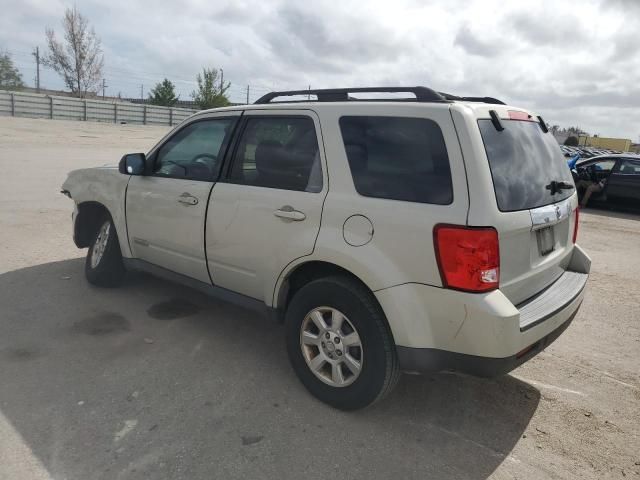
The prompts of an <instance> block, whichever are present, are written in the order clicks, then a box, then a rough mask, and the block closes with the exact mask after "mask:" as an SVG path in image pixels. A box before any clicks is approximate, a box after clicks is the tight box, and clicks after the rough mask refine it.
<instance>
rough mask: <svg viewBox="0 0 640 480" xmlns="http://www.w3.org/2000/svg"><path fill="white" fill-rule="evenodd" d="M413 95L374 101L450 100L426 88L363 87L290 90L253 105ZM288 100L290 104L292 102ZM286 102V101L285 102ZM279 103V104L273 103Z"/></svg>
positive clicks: (270, 94) (264, 97)
mask: <svg viewBox="0 0 640 480" xmlns="http://www.w3.org/2000/svg"><path fill="white" fill-rule="evenodd" d="M398 92H401V93H413V94H414V95H415V96H416V98H415V99H413V98H402V99H397V98H391V99H386V98H385V99H375V100H376V101H415V102H437V103H447V102H449V101H450V100H451V99H447V98H445V97H444V96H443V95H442V94H441V93H438V92H436V91H435V90H432V89H430V88H427V87H365V88H325V89H320V90H311V89H309V90H290V91H285V92H270V93H267V94H266V95H263V96H262V97H260V98H259V99H258V100H256V101H255V102H254V103H255V104H264V103H272V102H271V101H272V100H273V99H274V98H278V97H292V96H294V95H315V96H316V97H317V98H318V100H317V101H318V102H346V101H350V100H351V101H360V99H357V98H353V97H351V96H350V95H349V94H350V93H398ZM293 101H295V100H293ZM293 101H291V100H290V102H293ZM285 102H286V101H285ZM273 103H280V102H273Z"/></svg>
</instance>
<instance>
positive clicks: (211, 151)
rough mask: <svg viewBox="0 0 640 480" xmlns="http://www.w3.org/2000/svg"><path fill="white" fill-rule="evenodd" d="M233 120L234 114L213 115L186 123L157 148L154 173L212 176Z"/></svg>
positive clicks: (195, 178)
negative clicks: (229, 115)
mask: <svg viewBox="0 0 640 480" xmlns="http://www.w3.org/2000/svg"><path fill="white" fill-rule="evenodd" d="M235 121H236V117H228V118H215V119H209V120H202V121H197V122H194V123H192V124H190V125H187V126H186V127H185V128H183V129H182V130H180V131H179V132H177V133H176V134H175V135H174V136H173V137H171V138H170V139H169V140H168V141H167V142H166V143H165V144H164V145H163V146H162V147H161V148H160V150H158V155H157V157H156V162H155V168H154V173H155V175H158V176H164V177H177V178H185V179H191V180H205V181H212V180H214V179H215V178H216V177H217V175H218V171H219V168H220V164H221V162H222V158H221V156H222V155H223V154H224V150H223V146H225V145H226V142H227V141H228V137H229V136H230V135H231V130H232V129H233V125H234V123H235Z"/></svg>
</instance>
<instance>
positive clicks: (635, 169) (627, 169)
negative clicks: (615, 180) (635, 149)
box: [618, 159, 640, 175]
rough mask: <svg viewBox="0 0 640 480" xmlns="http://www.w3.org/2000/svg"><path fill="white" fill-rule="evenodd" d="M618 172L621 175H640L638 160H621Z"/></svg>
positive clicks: (639, 161) (639, 162)
mask: <svg viewBox="0 0 640 480" xmlns="http://www.w3.org/2000/svg"><path fill="white" fill-rule="evenodd" d="M618 173H621V174H622V175H640V160H631V159H625V160H622V164H621V165H620V171H619V172H618Z"/></svg>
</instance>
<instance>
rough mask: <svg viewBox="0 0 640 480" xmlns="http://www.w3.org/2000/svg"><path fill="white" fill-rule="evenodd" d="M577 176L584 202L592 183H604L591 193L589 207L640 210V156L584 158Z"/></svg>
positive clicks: (575, 174) (581, 160)
mask: <svg viewBox="0 0 640 480" xmlns="http://www.w3.org/2000/svg"><path fill="white" fill-rule="evenodd" d="M573 175H574V181H575V183H576V186H577V189H578V196H579V198H580V199H582V196H583V195H584V194H585V191H586V189H587V188H588V187H589V185H590V184H594V183H602V185H603V187H602V189H601V190H599V191H597V192H594V193H593V194H591V196H590V198H589V203H588V205H591V204H613V205H620V206H629V207H640V155H636V154H633V153H623V154H613V155H599V156H597V157H591V158H584V159H580V160H578V161H577V162H576V164H575V169H574V170H573Z"/></svg>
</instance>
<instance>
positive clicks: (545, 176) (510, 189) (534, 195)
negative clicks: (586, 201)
mask: <svg viewBox="0 0 640 480" xmlns="http://www.w3.org/2000/svg"><path fill="white" fill-rule="evenodd" d="M501 122H502V125H503V126H504V130H502V131H500V132H499V131H498V130H496V128H495V127H494V126H493V123H491V120H478V125H479V126H480V132H481V134H482V139H483V140H484V146H485V150H486V152H487V157H488V158H489V166H490V167H491V175H492V177H493V186H494V190H495V193H496V200H497V202H498V208H499V209H500V210H502V211H503V212H511V211H515V210H527V209H531V208H536V207H541V206H543V205H548V204H550V203H554V202H558V201H560V200H563V199H565V198H568V197H570V196H571V195H573V193H574V192H575V190H573V189H571V190H561V191H560V192H558V193H556V194H555V195H551V190H549V189H547V188H546V186H547V185H549V184H550V183H551V181H553V180H555V181H557V182H566V183H568V184H570V185H573V178H572V176H571V171H570V170H569V167H568V166H567V162H566V160H565V158H564V157H563V156H562V152H561V150H560V146H559V145H558V142H556V140H555V138H554V137H553V135H552V134H551V133H544V132H543V131H542V129H541V128H540V125H539V124H538V123H536V122H525V121H518V120H504V119H503V120H501Z"/></svg>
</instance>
